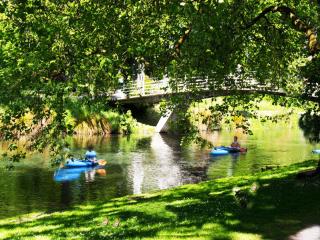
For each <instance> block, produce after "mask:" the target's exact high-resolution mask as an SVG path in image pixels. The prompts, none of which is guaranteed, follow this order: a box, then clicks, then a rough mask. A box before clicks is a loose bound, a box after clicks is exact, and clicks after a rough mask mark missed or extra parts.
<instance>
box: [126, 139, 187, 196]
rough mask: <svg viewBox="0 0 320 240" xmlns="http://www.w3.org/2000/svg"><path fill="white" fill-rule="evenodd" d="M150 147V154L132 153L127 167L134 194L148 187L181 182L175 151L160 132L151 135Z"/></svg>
mask: <svg viewBox="0 0 320 240" xmlns="http://www.w3.org/2000/svg"><path fill="white" fill-rule="evenodd" d="M150 147H151V149H150V151H151V154H145V153H137V154H134V156H133V158H132V161H131V166H130V167H129V169H128V172H129V176H128V178H129V179H130V180H131V181H132V189H133V193H134V194H139V193H142V192H146V191H148V190H149V189H167V188H170V187H174V186H179V185H181V184H182V183H183V182H182V175H181V168H180V166H179V165H178V163H177V162H176V155H175V151H174V150H173V149H172V147H171V146H169V145H168V144H167V143H166V142H165V141H164V139H163V137H162V136H161V135H160V134H155V135H153V136H152V139H151V145H150Z"/></svg>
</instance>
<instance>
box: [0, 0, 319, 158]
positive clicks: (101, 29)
mask: <svg viewBox="0 0 320 240" xmlns="http://www.w3.org/2000/svg"><path fill="white" fill-rule="evenodd" d="M277 6H279V7H277ZM281 6H282V7H281ZM288 9H289V10H288ZM288 11H289V12H290V14H288V13H289V12H288ZM319 19H320V18H319V6H318V4H317V3H316V1H309V0H303V1H296V0H289V1H274V0H267V1H263V2H259V3H257V1H253V0H250V1H242V0H230V1H215V0H210V1H193V0H190V1H189V0H186V1H164V0H159V1H156V2H152V1H146V0H137V1H129V0H128V1H102V0H96V1H86V0H80V1H65V0H59V1H51V0H48V1H40V0H25V1H1V3H0V30H1V31H0V32H1V34H0V49H1V50H0V63H1V69H0V103H1V105H2V107H3V108H4V110H5V111H4V112H3V113H1V116H0V117H1V122H2V123H3V124H2V125H1V133H2V136H3V138H4V139H6V140H11V141H14V140H18V139H19V138H20V136H21V135H24V134H28V133H30V132H33V128H30V127H28V125H27V124H26V123H25V122H23V121H20V119H21V118H22V117H24V116H26V115H28V114H31V115H32V116H33V118H32V123H33V126H34V128H36V129H37V130H38V131H36V132H37V134H34V135H33V137H32V138H31V139H30V141H29V144H30V149H33V150H42V149H43V148H45V147H47V146H50V148H51V150H52V151H55V152H59V151H60V150H61V149H63V147H64V144H65V143H64V141H63V139H64V138H65V136H67V135H70V134H72V133H73V132H74V128H73V127H72V124H69V123H68V122H66V116H67V114H68V107H69V106H70V103H71V102H74V101H75V102H76V103H77V105H78V106H87V107H88V106H92V105H96V106H97V107H98V108H100V110H101V111H105V110H106V109H105V108H106V107H105V104H107V105H108V101H109V100H110V97H109V94H108V93H110V92H112V91H113V90H114V89H116V88H117V86H118V84H119V78H123V79H124V81H125V83H126V82H129V81H131V79H132V78H133V76H134V75H135V74H136V72H137V69H136V67H137V66H138V65H139V64H140V63H143V64H144V65H145V69H146V72H147V73H148V74H150V75H152V76H162V75H164V74H168V76H170V77H171V79H172V81H171V85H172V86H175V85H176V82H177V79H182V80H181V81H183V83H184V84H186V85H188V84H189V85H192V83H193V81H194V78H192V77H193V76H203V77H209V79H210V81H209V84H210V89H217V88H218V89H219V86H220V87H221V85H222V84H226V83H228V84H229V87H230V88H234V89H236V87H237V84H236V82H235V81H233V78H232V76H233V75H234V74H237V76H238V82H240V83H241V82H243V81H245V80H246V79H254V81H256V82H257V84H265V85H269V86H271V87H274V88H279V89H283V90H285V91H287V94H289V95H293V96H295V97H301V98H302V99H305V98H307V99H310V97H311V99H313V100H314V98H312V97H313V96H310V92H312V93H315V94H316V95H318V92H319V91H318V88H319V85H318V84H319V83H318V78H317V76H318V61H319V55H318V51H319V48H318V45H319V44H318V42H317V38H316V34H314V31H315V30H313V29H317V27H318V26H319ZM306 34H307V36H304V35H306ZM311 54H312V56H310V55H311ZM302 79H303V80H302ZM309 85H310V86H311V87H305V86H309ZM310 89H311V90H310ZM199 94H201V92H199V91H197V89H192V94H190V95H189V96H188V98H189V100H188V101H189V102H192V101H194V100H193V99H195V98H194V97H195V96H196V95H199ZM252 99H253V96H250V97H247V96H242V97H234V98H232V97H230V98H228V99H227V101H226V102H225V104H226V105H228V104H230V107H231V108H232V106H233V105H235V102H237V104H244V106H246V104H247V101H251V100H252ZM258 99H259V98H258ZM314 101H318V100H314ZM288 102H290V101H288ZM298 103H299V101H298ZM303 103H304V102H300V103H299V104H302V105H303ZM289 104H290V103H289ZM108 106H109V105H108ZM216 107H217V106H216ZM181 109H183V108H181ZM213 110H215V109H213ZM228 110H229V107H224V111H228ZM233 115H234V116H235V115H237V116H236V117H240V116H241V115H242V113H240V112H235V111H234V112H233V113H230V116H233ZM124 125H125V124H124ZM244 127H245V128H246V125H244ZM124 131H125V132H127V131H128V130H124Z"/></svg>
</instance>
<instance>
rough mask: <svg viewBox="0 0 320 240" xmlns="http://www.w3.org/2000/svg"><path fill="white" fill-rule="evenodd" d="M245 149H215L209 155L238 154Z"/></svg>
mask: <svg viewBox="0 0 320 240" xmlns="http://www.w3.org/2000/svg"><path fill="white" fill-rule="evenodd" d="M246 151H247V149H246V148H234V147H225V146H220V147H215V148H213V149H212V150H211V152H210V154H211V155H214V156H220V155H226V154H229V153H239V152H246Z"/></svg>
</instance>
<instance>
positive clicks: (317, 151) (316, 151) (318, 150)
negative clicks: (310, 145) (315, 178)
mask: <svg viewBox="0 0 320 240" xmlns="http://www.w3.org/2000/svg"><path fill="white" fill-rule="evenodd" d="M312 152H313V153H316V154H320V149H315V150H312Z"/></svg>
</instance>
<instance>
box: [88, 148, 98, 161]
mask: <svg viewBox="0 0 320 240" xmlns="http://www.w3.org/2000/svg"><path fill="white" fill-rule="evenodd" d="M85 157H86V159H89V160H90V159H93V158H96V157H97V153H96V152H95V151H93V150H92V151H87V152H86V154H85Z"/></svg>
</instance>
